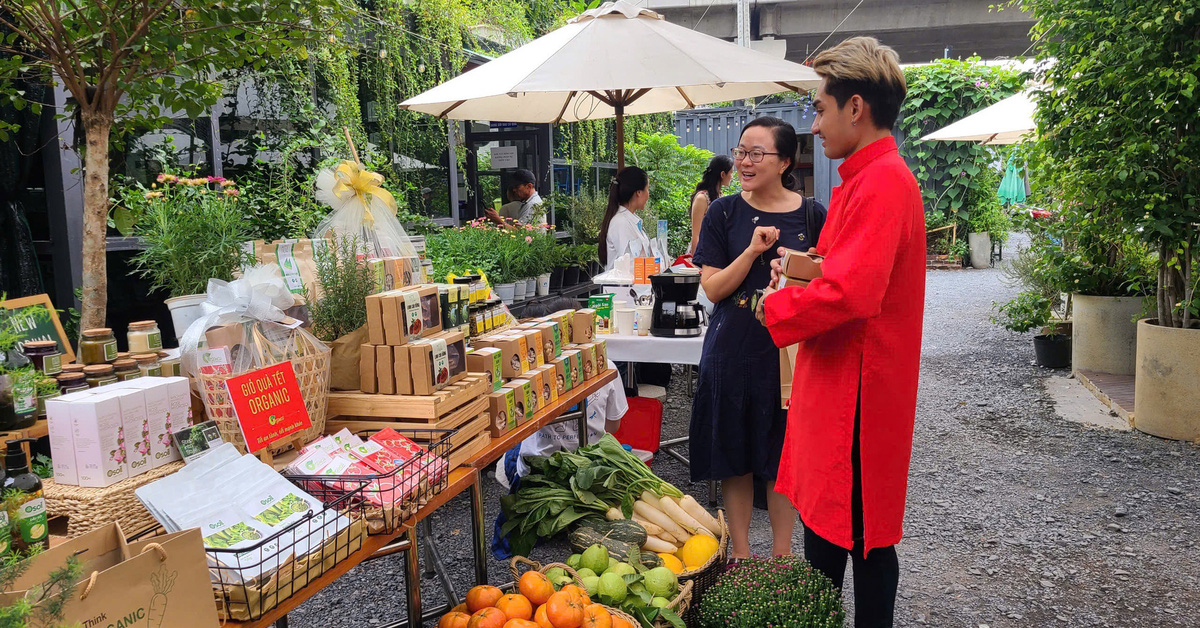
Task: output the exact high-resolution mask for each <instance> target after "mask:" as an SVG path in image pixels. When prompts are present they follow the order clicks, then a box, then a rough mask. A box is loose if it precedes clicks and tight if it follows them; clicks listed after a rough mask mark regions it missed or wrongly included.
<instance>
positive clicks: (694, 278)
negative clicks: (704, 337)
mask: <svg viewBox="0 0 1200 628" xmlns="http://www.w3.org/2000/svg"><path fill="white" fill-rule="evenodd" d="M650 290H651V292H652V293H653V294H654V311H653V313H652V314H651V317H650V333H651V334H654V335H655V336H663V337H667V338H683V337H688V336H699V335H700V334H701V332H702V330H701V325H703V324H704V322H705V312H704V306H703V305H701V304H700V302H699V301H697V300H696V293H697V292H698V291H699V290H700V275H699V274H695V273H690V274H688V273H659V274H657V275H650Z"/></svg>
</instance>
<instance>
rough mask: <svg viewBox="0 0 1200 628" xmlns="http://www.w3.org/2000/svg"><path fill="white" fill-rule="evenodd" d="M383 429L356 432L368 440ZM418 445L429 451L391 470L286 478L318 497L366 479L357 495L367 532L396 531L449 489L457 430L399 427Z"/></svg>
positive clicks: (286, 475) (403, 433)
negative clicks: (453, 438)
mask: <svg viewBox="0 0 1200 628" xmlns="http://www.w3.org/2000/svg"><path fill="white" fill-rule="evenodd" d="M378 431H380V430H360V431H358V432H355V435H356V436H358V437H360V438H362V439H364V440H366V439H368V438H370V436H371V435H372V434H374V433H376V432H378ZM395 431H396V432H397V433H399V434H400V435H401V436H405V437H407V438H408V439H409V440H412V441H413V442H415V443H417V444H422V443H424V444H425V445H423V446H424V448H425V450H426V452H427V453H426V454H423V455H416V456H413V457H412V458H410V459H409V460H407V461H405V462H404V463H403V464H401V465H399V466H397V467H396V468H395V469H392V470H391V471H388V472H387V473H379V474H367V475H326V476H320V477H315V476H311V475H290V474H285V475H284V477H286V478H287V479H289V480H291V481H292V482H293V483H294V484H296V485H297V486H299V487H300V488H303V489H305V490H310V489H312V490H311V491H310V492H312V494H313V495H314V496H315V495H316V492H314V491H316V490H317V489H315V488H314V487H316V486H321V487H325V488H326V489H327V490H330V489H332V490H333V491H334V492H336V491H337V489H336V487H337V486H340V485H342V484H343V483H346V484H348V485H351V486H352V485H354V484H355V483H358V482H365V486H363V487H362V489H361V491H356V494H358V495H359V497H360V498H361V499H362V502H363V503H362V504H361V505H362V512H363V518H364V520H365V521H366V525H367V533H368V534H371V535H376V534H392V533H393V532H395V531H396V529H397V528H398V526H399V525H400V524H401V523H402V522H403V521H404V520H405V519H407V518H409V517H411V516H412V515H414V514H416V512H417V510H419V509H420V508H421V507H422V506H424V505H425V504H426V503H428V502H429V500H430V499H432V498H433V497H434V496H435V495H437V494H438V493H440V492H442V491H443V490H444V489H445V488H446V484H447V482H448V481H449V477H450V463H449V454H450V445H451V443H450V437H451V436H453V435H454V434H455V432H456V431H457V430H440V429H412V430H395Z"/></svg>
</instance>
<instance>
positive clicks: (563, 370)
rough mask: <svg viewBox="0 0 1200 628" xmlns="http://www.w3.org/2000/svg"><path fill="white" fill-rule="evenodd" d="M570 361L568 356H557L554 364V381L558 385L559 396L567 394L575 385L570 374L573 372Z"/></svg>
mask: <svg viewBox="0 0 1200 628" xmlns="http://www.w3.org/2000/svg"><path fill="white" fill-rule="evenodd" d="M568 362H569V361H568V359H567V358H566V357H559V358H555V360H554V363H553V365H552V366H554V376H555V380H554V381H555V383H556V384H557V387H558V396H559V397H561V396H563V395H565V394H567V393H568V392H570V391H571V389H572V388H574V387H575V386H574V384H575V382H573V381H572V380H571V377H570V375H569V374H570V372H571V365H570V364H569V363H568Z"/></svg>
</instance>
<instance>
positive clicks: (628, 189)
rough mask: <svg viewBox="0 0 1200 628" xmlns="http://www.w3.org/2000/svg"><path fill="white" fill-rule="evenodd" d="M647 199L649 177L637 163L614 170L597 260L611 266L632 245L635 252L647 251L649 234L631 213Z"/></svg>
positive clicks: (601, 228)
mask: <svg viewBox="0 0 1200 628" xmlns="http://www.w3.org/2000/svg"><path fill="white" fill-rule="evenodd" d="M648 200H650V177H648V176H647V175H646V171H645V170H642V169H641V168H638V167H637V166H630V167H628V168H625V169H623V170H621V171H620V172H618V173H617V176H615V177H613V178H612V183H611V184H610V185H609V187H608V209H607V210H606V211H605V212H604V222H602V223H601V224H600V239H599V242H600V246H599V247H598V249H599V250H598V253H599V254H600V263H601V264H603V265H604V270H612V267H613V264H614V263H616V261H617V258H618V257H621V256H622V255H624V254H625V253H626V251H628V250H630V248H632V249H633V253H634V256H639V255H649V254H650V238H649V237H648V236H647V235H646V231H645V229H643V228H642V219H641V218H638V217H637V216H636V215H634V212H640V211H642V210H643V209H645V208H646V201H648Z"/></svg>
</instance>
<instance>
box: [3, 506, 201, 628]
mask: <svg viewBox="0 0 1200 628" xmlns="http://www.w3.org/2000/svg"><path fill="white" fill-rule="evenodd" d="M71 555H76V556H78V557H79V559H80V561H81V562H82V565H83V579H82V580H81V581H80V582H78V583H76V584H75V585H74V586H73V587H72V588H71V591H70V592H69V594H68V595H67V600H66V604H65V605H64V607H63V617H62V619H63V622H64V623H66V624H72V623H79V624H82V625H84V626H146V627H147V628H171V627H174V626H189V627H190V626H198V627H204V626H217V625H218V624H217V607H216V603H215V601H214V600H215V598H214V595H213V589H212V584H211V583H210V581H209V576H208V569H207V568H206V566H205V565H206V561H205V554H204V542H203V540H202V539H201V537H200V530H198V529H192V530H185V531H182V532H176V533H174V534H167V535H163V536H156V537H152V538H150V539H147V540H145V541H142V542H140V543H132V544H126V543H125V539H124V535H123V534H122V532H121V528H120V526H118V525H117V524H115V523H113V524H109V525H107V526H104V527H102V528H99V529H96V530H93V531H92V532H89V533H87V534H85V535H83V536H80V537H77V538H75V539H71V540H70V541H67V542H66V543H63V544H62V545H59V546H58V547H55V548H52V549H50V550H47V551H45V552H43V553H41V554H38V555H37V556H35V557H33V558H32V559H30V560H31V564H30V567H29V569H28V570H27V571H26V572H25V573H24V574H22V576H21V577H20V578H19V579H17V581H16V582H15V583H14V584H13V587H12V590H11V591H6V592H4V593H0V603H4V604H11V603H13V602H14V601H15V600H16V599H19V598H20V597H22V596H25V595H26V594H27V593H28V592H29V591H30V590H34V589H36V588H37V587H38V586H39V585H40V584H42V583H43V582H45V581H46V579H47V577H48V576H49V575H50V573H51V572H53V571H54V570H56V569H58V568H60V567H62V566H63V565H64V564H65V562H66V560H67V557H69V556H71Z"/></svg>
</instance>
